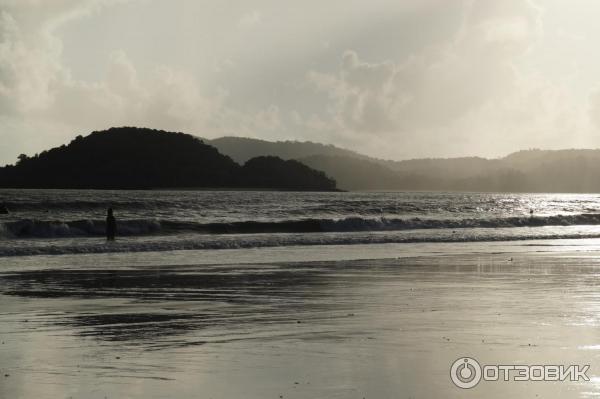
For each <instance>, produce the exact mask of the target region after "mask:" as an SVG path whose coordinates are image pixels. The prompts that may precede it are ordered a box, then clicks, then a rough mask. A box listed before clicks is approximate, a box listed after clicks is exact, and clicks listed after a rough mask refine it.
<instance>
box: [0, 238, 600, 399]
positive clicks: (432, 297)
mask: <svg viewBox="0 0 600 399" xmlns="http://www.w3.org/2000/svg"><path fill="white" fill-rule="evenodd" d="M599 248H600V240H597V239H581V240H571V241H567V240H548V241H522V242H511V243H463V244H456V243H447V244H444V243H436V244H406V243H404V244H386V245H379V246H376V245H369V246H364V247H363V248H361V246H345V247H344V246H330V247H328V246H323V247H287V248H277V249H273V248H258V249H256V248H254V249H239V250H219V251H214V250H213V251H180V252H174V253H170V254H168V253H162V254H161V255H160V256H153V254H148V253H137V254H86V255H70V256H47V257H41V256H37V257H36V256H32V257H29V258H16V257H15V258H10V257H5V258H0V268H1V270H0V303H1V304H2V305H1V307H0V321H1V322H0V340H1V342H2V344H1V345H0V353H1V356H0V372H1V376H0V377H1V383H0V397H2V398H30V397H37V398H57V397H65V398H68V397H73V398H79V397H81V398H83V397H84V398H104V397H106V398H117V397H118V398H124V397H130V398H138V397H139V398H142V397H143V398H164V397H173V398H186V397H206V398H209V397H210V398H233V397H245V398H310V397H314V398H354V397H355V398H363V397H364V398H391V397H394V398H431V397H449V398H459V397H461V398H462V397H474V398H475V397H491V398H501V397H502V398H504V397H545V398H547V397H556V398H559V397H560V398H565V397H572V398H582V397H595V396H597V395H598V393H600V385H598V382H599V381H600V380H599V379H598V377H597V376H599V375H600V368H599V367H600V358H599V355H600V336H599V334H598V325H599V323H600V318H599V316H598V309H599V307H600V296H599V295H598V293H597V292H596V291H597V286H598V277H599V273H600V256H599V255H600V252H598V249H599ZM336 254H337V255H336ZM209 255H210V256H209ZM336 258H337V259H336ZM464 356H469V357H472V358H476V359H477V360H478V361H479V362H480V363H481V364H530V365H534V364H561V365H563V364H564V365H571V364H581V365H590V368H589V371H588V372H587V375H588V376H589V378H590V381H576V382H571V381H563V382H560V381H558V382H556V381H555V382H544V381H535V382H531V381H530V382H517V381H481V382H480V383H479V384H478V385H477V386H476V387H474V388H472V389H460V388H458V387H456V386H455V385H454V384H453V383H452V381H451V379H450V374H449V373H450V367H451V365H452V363H453V362H454V361H455V360H456V359H458V358H460V357H464Z"/></svg>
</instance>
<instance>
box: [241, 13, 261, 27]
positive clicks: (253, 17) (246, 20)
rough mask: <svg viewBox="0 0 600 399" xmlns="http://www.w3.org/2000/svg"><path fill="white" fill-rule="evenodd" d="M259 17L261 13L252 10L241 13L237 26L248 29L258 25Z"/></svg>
mask: <svg viewBox="0 0 600 399" xmlns="http://www.w3.org/2000/svg"><path fill="white" fill-rule="evenodd" d="M261 19H262V15H261V13H260V12H258V11H256V10H254V11H252V12H249V13H247V14H244V15H242V17H241V18H240V22H239V23H238V26H239V27H240V28H244V29H249V28H252V27H254V26H256V25H258V24H259V23H260V21H261Z"/></svg>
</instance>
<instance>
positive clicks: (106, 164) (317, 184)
mask: <svg viewBox="0 0 600 399" xmlns="http://www.w3.org/2000/svg"><path fill="white" fill-rule="evenodd" d="M0 187H11V188H99V189H150V188H253V189H286V190H334V189H336V185H335V181H334V180H332V179H330V178H328V177H327V176H326V175H325V174H324V173H323V172H321V171H317V170H314V169H311V168H310V167H308V166H306V165H304V164H302V163H300V162H298V161H295V160H282V159H281V158H278V157H274V156H268V157H265V156H260V157H254V158H253V159H250V160H248V161H247V162H246V163H245V164H244V165H239V164H237V163H235V162H234V161H233V160H232V159H231V158H230V157H228V156H226V155H223V154H221V153H220V152H219V151H218V150H217V149H216V148H214V147H213V146H210V145H207V144H205V143H204V142H203V141H202V140H200V139H199V138H197V137H195V136H192V135H189V134H184V133H173V132H165V131H162V130H154V129H145V128H133V127H122V128H111V129H108V130H105V131H99V132H92V133H91V134H90V135H88V136H86V137H82V136H77V137H76V138H75V139H74V140H73V141H71V142H70V143H69V144H68V145H62V146H60V147H56V148H53V149H50V150H48V151H43V152H42V153H40V154H39V155H38V154H36V155H35V156H33V157H28V156H26V155H21V156H19V161H18V162H17V163H16V164H15V165H7V166H5V167H3V168H0Z"/></svg>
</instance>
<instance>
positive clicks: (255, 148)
mask: <svg viewBox="0 0 600 399" xmlns="http://www.w3.org/2000/svg"><path fill="white" fill-rule="evenodd" d="M206 142H207V143H209V144H210V145H213V146H215V147H216V148H217V149H218V150H219V151H220V152H221V153H222V154H225V155H228V156H230V157H231V158H233V160H235V161H236V162H238V163H240V164H242V163H244V162H246V161H247V160H249V159H250V158H254V157H258V156H266V155H272V156H277V157H279V158H282V159H299V158H304V157H308V156H311V155H341V156H348V157H353V158H361V159H368V158H369V157H367V156H365V155H362V154H359V153H357V152H354V151H350V150H346V149H343V148H339V147H335V146H333V145H325V144H320V143H313V142H311V141H266V140H258V139H251V138H248V137H220V138H218V139H213V140H206Z"/></svg>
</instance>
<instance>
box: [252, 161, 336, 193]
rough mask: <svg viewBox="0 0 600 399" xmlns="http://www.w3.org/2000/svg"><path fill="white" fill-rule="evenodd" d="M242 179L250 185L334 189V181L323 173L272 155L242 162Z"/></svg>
mask: <svg viewBox="0 0 600 399" xmlns="http://www.w3.org/2000/svg"><path fill="white" fill-rule="evenodd" d="M243 169H244V171H243V172H244V181H245V182H248V183H249V184H250V185H251V186H252V187H265V188H285V189H302V188H306V187H319V188H322V189H328V190H334V189H335V188H336V182H335V180H333V179H330V178H328V177H327V176H326V175H325V173H323V172H322V171H318V170H315V169H312V168H310V167H308V166H306V165H304V164H303V163H301V162H298V161H295V160H287V161H284V160H282V159H281V158H278V157H273V156H262V157H255V158H252V159H250V160H249V161H248V162H246V163H245V164H244V168H243Z"/></svg>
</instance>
